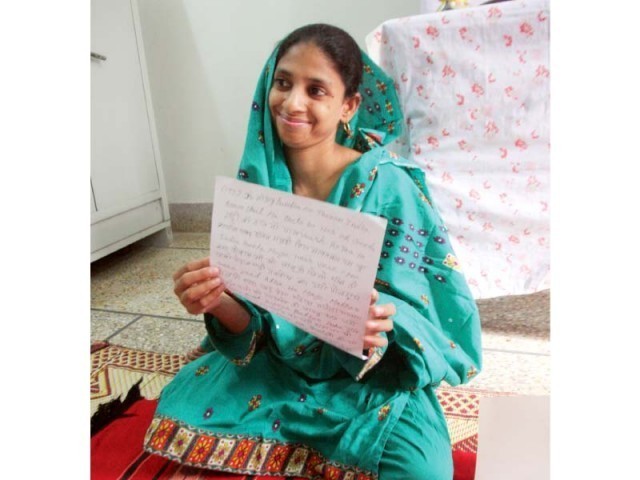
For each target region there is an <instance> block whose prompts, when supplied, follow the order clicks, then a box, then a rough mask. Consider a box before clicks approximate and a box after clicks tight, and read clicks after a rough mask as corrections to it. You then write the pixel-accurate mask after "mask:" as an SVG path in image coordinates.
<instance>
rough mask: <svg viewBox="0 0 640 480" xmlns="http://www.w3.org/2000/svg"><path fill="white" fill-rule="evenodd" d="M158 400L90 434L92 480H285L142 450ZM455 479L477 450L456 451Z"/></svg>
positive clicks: (467, 471) (464, 476)
mask: <svg viewBox="0 0 640 480" xmlns="http://www.w3.org/2000/svg"><path fill="white" fill-rule="evenodd" d="M156 404H157V401H155V400H144V399H143V400H138V401H136V402H135V403H133V405H131V406H130V407H129V408H128V409H127V410H126V411H125V413H124V414H122V415H120V416H119V417H117V418H115V419H114V420H113V421H111V422H110V423H109V424H108V425H106V426H105V427H104V428H103V429H102V430H100V431H98V432H97V433H96V434H95V435H93V436H92V437H91V479H92V480H150V479H157V480H170V479H177V478H180V479H189V480H205V479H209V480H248V479H249V478H254V479H255V480H260V479H263V478H267V479H268V480H285V479H284V477H261V476H257V477H253V476H251V475H234V474H230V473H221V472H212V471H208V470H203V469H197V468H192V467H186V466H182V465H179V464H177V463H175V462H172V461H170V460H167V459H165V458H163V457H160V456H157V455H150V454H148V453H146V452H144V451H142V448H141V446H142V444H143V441H144V434H145V432H146V431H147V427H148V426H149V424H150V423H151V419H152V418H153V413H154V412H155V410H156ZM453 466H454V475H453V480H473V479H474V476H475V468H476V455H475V453H469V452H462V451H454V452H453Z"/></svg>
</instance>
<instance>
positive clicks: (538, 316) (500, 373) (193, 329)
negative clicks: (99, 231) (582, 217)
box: [91, 232, 551, 395]
mask: <svg viewBox="0 0 640 480" xmlns="http://www.w3.org/2000/svg"><path fill="white" fill-rule="evenodd" d="M208 252H209V234H207V233H180V232H174V239H173V243H172V244H171V245H170V246H169V247H168V248H158V247H149V246H144V245H142V244H139V243H138V244H134V245H132V246H130V247H127V248H125V249H123V250H121V251H119V252H116V253H115V254H112V255H109V256H108V257H105V258H103V259H101V260H98V261H97V262H94V263H93V264H92V267H91V280H92V281H91V340H92V341H95V340H107V341H109V342H111V343H113V344H116V345H122V346H127V347H131V348H139V349H144V350H153V351H157V352H165V353H186V352H187V351H189V350H191V349H192V348H194V347H195V346H197V345H198V344H199V343H200V340H201V339H202V337H203V336H204V334H205V330H204V326H203V324H202V320H201V317H200V316H195V315H190V314H189V313H187V312H186V311H185V310H184V309H183V308H182V306H181V305H180V303H179V302H178V300H177V299H176V298H175V296H174V294H173V281H172V278H171V275H172V273H173V272H174V271H175V270H177V269H178V268H179V267H180V266H182V265H183V264H185V263H186V262H188V261H191V260H195V259H197V258H201V257H205V256H207V255H208ZM478 306H479V308H480V315H481V318H482V325H483V347H484V357H483V358H484V368H483V371H482V372H481V374H480V375H479V376H478V377H477V378H476V379H474V380H473V381H472V382H471V383H470V384H469V385H468V386H469V387H470V388H478V389H483V390H492V391H501V392H517V393H521V394H532V395H548V394H549V393H550V359H551V357H550V347H549V291H548V290H547V291H543V292H538V293H536V294H532V295H522V296H511V297H500V298H495V299H489V300H480V301H479V302H478Z"/></svg>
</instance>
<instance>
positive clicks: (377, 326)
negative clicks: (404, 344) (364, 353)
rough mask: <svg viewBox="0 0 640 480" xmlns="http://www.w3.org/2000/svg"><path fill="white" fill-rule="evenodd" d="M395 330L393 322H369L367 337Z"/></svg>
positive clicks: (389, 320)
mask: <svg viewBox="0 0 640 480" xmlns="http://www.w3.org/2000/svg"><path fill="white" fill-rule="evenodd" d="M391 330H393V320H391V319H388V320H368V321H367V325H366V330H365V335H369V334H377V333H379V332H390V331H391Z"/></svg>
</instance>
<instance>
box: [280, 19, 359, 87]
mask: <svg viewBox="0 0 640 480" xmlns="http://www.w3.org/2000/svg"><path fill="white" fill-rule="evenodd" d="M299 43H312V44H314V45H316V46H317V47H318V48H319V49H320V50H322V51H323V52H324V54H325V55H326V56H327V57H329V59H330V60H331V62H332V63H333V65H334V67H335V69H336V71H337V72H338V73H339V74H340V77H341V78H342V82H343V83H344V85H345V89H346V90H345V97H351V96H353V95H355V94H356V93H357V92H358V87H359V86H360V82H362V68H363V65H362V56H361V54H360V47H358V44H357V43H356V41H355V40H354V39H353V37H351V35H349V34H348V33H347V32H345V31H344V30H342V29H340V28H338V27H334V26H333V25H327V24H324V23H314V24H311V25H305V26H304V27H300V28H298V29H296V30H294V31H293V32H291V33H290V34H289V35H287V36H286V37H285V39H284V40H282V42H281V43H280V48H279V50H278V54H277V55H276V65H278V62H280V59H281V58H282V57H283V56H284V55H285V54H286V53H287V52H288V51H289V49H290V48H291V47H293V46H294V45H297V44H299Z"/></svg>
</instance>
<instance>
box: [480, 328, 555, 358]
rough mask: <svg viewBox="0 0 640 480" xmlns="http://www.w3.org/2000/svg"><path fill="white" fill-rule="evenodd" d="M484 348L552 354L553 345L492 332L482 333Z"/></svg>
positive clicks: (542, 340)
mask: <svg viewBox="0 0 640 480" xmlns="http://www.w3.org/2000/svg"><path fill="white" fill-rule="evenodd" d="M482 348H484V349H490V350H503V351H506V352H520V353H537V354H544V355H550V354H551V343H550V342H549V340H548V339H545V338H538V337H528V336H524V335H518V334H509V333H493V332H491V331H483V332H482Z"/></svg>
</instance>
